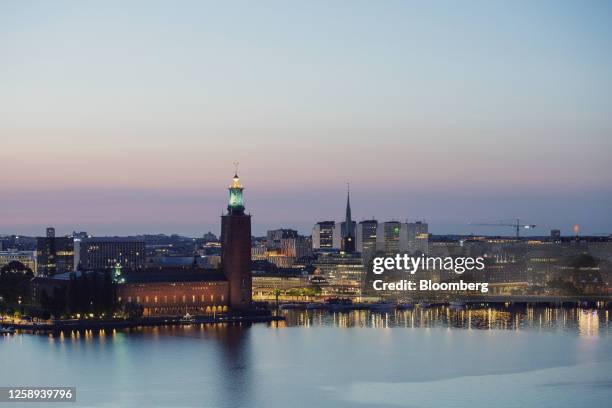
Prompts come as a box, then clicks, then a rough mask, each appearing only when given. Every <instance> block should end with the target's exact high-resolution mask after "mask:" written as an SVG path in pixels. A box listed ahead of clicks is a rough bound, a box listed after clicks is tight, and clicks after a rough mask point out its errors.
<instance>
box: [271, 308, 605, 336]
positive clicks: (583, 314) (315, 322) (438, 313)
mask: <svg viewBox="0 0 612 408" xmlns="http://www.w3.org/2000/svg"><path fill="white" fill-rule="evenodd" d="M609 313H610V312H609V311H608V310H601V309H562V308H556V309H552V308H517V309H505V308H504V309H495V308H482V309H467V308H466V309H453V308H450V307H447V306H440V307H432V308H427V309H421V308H415V309H412V310H403V311H399V310H397V311H393V312H389V313H376V312H371V311H368V310H353V311H350V312H336V313H331V312H327V311H322V310H289V311H284V312H283V315H284V316H285V318H286V322H284V325H286V326H332V327H374V328H392V327H409V328H419V327H428V328H433V327H442V328H460V329H469V330H494V329H496V330H529V329H538V330H551V331H555V330H561V331H569V332H577V333H578V334H580V335H583V336H594V335H598V334H602V333H603V334H608V333H609V330H610V324H609V322H610V320H609V317H610V315H609ZM282 325H283V323H281V326H282Z"/></svg>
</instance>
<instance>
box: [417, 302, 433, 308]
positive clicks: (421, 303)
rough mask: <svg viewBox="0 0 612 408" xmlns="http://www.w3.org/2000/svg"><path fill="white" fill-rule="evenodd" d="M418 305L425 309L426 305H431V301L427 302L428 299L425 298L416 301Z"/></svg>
mask: <svg viewBox="0 0 612 408" xmlns="http://www.w3.org/2000/svg"><path fill="white" fill-rule="evenodd" d="M418 305H419V307H420V308H421V309H427V308H428V307H431V303H429V302H428V301H426V300H421V301H420V302H419V303H418Z"/></svg>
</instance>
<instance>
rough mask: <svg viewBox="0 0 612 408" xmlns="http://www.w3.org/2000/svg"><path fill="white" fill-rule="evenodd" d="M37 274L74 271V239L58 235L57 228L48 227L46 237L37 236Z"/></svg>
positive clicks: (44, 274) (48, 274) (46, 274)
mask: <svg viewBox="0 0 612 408" xmlns="http://www.w3.org/2000/svg"><path fill="white" fill-rule="evenodd" d="M36 263H37V275H39V276H52V275H56V274H60V273H67V272H73V271H74V240H73V239H72V237H56V236H55V228H53V227H49V228H47V235H46V236H45V237H37V238H36Z"/></svg>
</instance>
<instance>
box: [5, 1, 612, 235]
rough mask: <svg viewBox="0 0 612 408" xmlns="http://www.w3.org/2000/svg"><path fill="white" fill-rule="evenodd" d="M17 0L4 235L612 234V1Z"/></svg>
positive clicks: (12, 16)
mask: <svg viewBox="0 0 612 408" xmlns="http://www.w3.org/2000/svg"><path fill="white" fill-rule="evenodd" d="M265 4H266V5H267V6H266V7H262V6H261V5H259V6H257V7H255V5H254V4H252V3H249V2H232V3H231V4H218V3H213V2H181V3H180V4H179V5H178V6H177V5H176V4H171V3H168V2H149V1H147V2H130V3H127V4H126V3H124V2H112V1H110V2H104V3H75V2H61V1H60V2H53V3H51V2H27V3H26V2H4V3H3V4H2V5H0V53H1V55H3V62H2V64H0V89H2V90H3V92H2V93H1V94H0V135H2V148H1V149H0V163H1V164H2V173H3V182H4V183H3V197H2V200H1V201H0V213H1V214H2V217H1V218H0V234H9V233H18V234H31V235H40V234H43V228H44V226H47V225H54V226H55V227H56V228H57V230H58V233H60V234H61V233H69V232H71V231H72V230H86V231H90V232H92V233H95V234H119V235H127V234H137V233H155V232H164V233H182V234H188V235H194V236H195V235H201V234H203V233H204V232H206V231H208V230H212V231H213V232H218V225H219V216H220V215H221V211H222V210H223V209H224V208H225V205H226V202H227V197H226V193H225V190H224V189H225V188H226V187H227V185H228V184H229V182H230V179H231V176H232V175H233V170H234V169H233V165H232V162H234V161H239V162H240V163H241V164H240V175H241V180H242V181H243V183H244V186H245V187H246V191H245V204H246V207H247V211H250V212H251V213H252V214H253V215H254V217H253V232H254V233H255V234H261V233H263V232H265V230H267V229H269V228H277V227H281V226H288V227H294V228H297V229H299V230H300V231H301V232H304V233H308V231H309V230H310V228H311V227H312V225H313V224H314V223H315V222H316V221H320V220H325V219H335V220H339V219H341V218H342V215H343V211H344V204H345V201H344V200H345V194H346V182H347V181H350V182H351V202H352V207H353V216H354V219H356V220H357V221H359V220H361V219H364V218H372V217H375V218H377V219H379V220H381V221H384V220H389V219H397V220H402V221H403V220H405V219H410V220H415V219H425V220H427V221H428V222H429V225H430V232H433V233H469V232H476V233H483V234H484V233H488V234H490V233H505V234H508V235H511V234H512V230H511V229H509V228H503V229H495V228H488V229H487V228H476V227H474V226H470V225H468V223H469V222H471V221H473V222H479V221H480V222H496V221H499V220H508V219H511V218H515V217H520V218H521V219H522V220H524V221H526V222H529V223H533V224H537V225H538V228H537V229H536V230H534V232H533V233H535V234H541V235H547V234H548V232H549V230H550V229H551V228H559V229H561V230H562V233H563V234H568V235H569V234H571V227H572V225H573V224H580V226H581V233H584V234H596V233H609V232H611V231H612V218H611V217H610V214H611V210H612V187H611V186H612V164H611V163H612V160H611V158H612V138H611V137H610V135H611V134H612V133H611V132H612V119H610V118H612V78H611V76H610V72H612V53H611V50H612V48H611V47H610V45H611V41H612V28H611V27H610V24H609V21H610V20H611V18H612V5H611V4H610V3H605V2H593V3H592V4H590V5H589V7H588V8H586V7H583V8H579V4H578V3H576V4H571V3H569V2H538V3H531V2H530V3H527V2H525V3H521V4H518V3H517V4H507V5H503V4H499V3H497V4H492V3H491V2H473V3H471V5H470V7H466V6H465V5H460V4H457V3H453V2H438V3H436V4H418V3H413V2H384V3H380V2H374V3H372V2H350V3H349V2H316V3H308V4H306V3H304V4H302V5H300V4H297V3H294V4H287V3H285V2H266V3H265Z"/></svg>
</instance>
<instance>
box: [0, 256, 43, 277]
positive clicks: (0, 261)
mask: <svg viewBox="0 0 612 408" xmlns="http://www.w3.org/2000/svg"><path fill="white" fill-rule="evenodd" d="M11 262H20V263H22V264H23V265H24V266H25V267H27V268H30V270H31V271H32V272H33V273H34V274H36V251H0V268H2V267H3V266H4V265H8V264H9V263H11Z"/></svg>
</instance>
